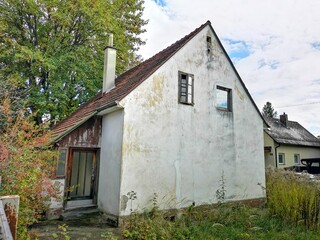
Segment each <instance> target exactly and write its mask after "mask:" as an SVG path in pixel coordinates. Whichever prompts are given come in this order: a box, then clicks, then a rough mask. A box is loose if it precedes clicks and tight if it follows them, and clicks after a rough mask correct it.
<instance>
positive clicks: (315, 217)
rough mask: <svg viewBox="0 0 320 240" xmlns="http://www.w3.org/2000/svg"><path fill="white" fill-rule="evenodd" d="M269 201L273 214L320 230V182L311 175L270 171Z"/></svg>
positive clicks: (271, 169)
mask: <svg viewBox="0 0 320 240" xmlns="http://www.w3.org/2000/svg"><path fill="white" fill-rule="evenodd" d="M266 176H267V185H266V187H267V202H268V207H269V209H270V211H271V213H272V214H274V215H277V216H278V217H280V218H282V219H284V220H285V221H287V222H290V223H293V224H296V225H300V224H303V225H304V226H306V227H307V228H309V229H318V228H319V213H320V180H316V179H310V177H309V175H307V174H301V175H297V174H296V173H294V172H290V171H284V170H280V169H274V168H269V169H267V172H266Z"/></svg>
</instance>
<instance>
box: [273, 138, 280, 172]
mask: <svg viewBox="0 0 320 240" xmlns="http://www.w3.org/2000/svg"><path fill="white" fill-rule="evenodd" d="M278 147H280V143H278V146H276V147H275V148H274V154H275V155H276V158H275V159H276V168H278V153H277V148H278Z"/></svg>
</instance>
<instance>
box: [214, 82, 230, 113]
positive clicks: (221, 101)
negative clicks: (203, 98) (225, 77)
mask: <svg viewBox="0 0 320 240" xmlns="http://www.w3.org/2000/svg"><path fill="white" fill-rule="evenodd" d="M216 107H217V108H218V109H220V110H225V111H231V89H229V88H225V87H221V86H217V101H216Z"/></svg>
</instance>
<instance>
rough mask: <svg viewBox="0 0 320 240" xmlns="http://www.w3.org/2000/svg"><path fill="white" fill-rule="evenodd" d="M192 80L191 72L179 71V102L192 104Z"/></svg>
mask: <svg viewBox="0 0 320 240" xmlns="http://www.w3.org/2000/svg"><path fill="white" fill-rule="evenodd" d="M193 82H194V77H193V75H192V74H188V73H183V72H179V103H182V104H188V105H193Z"/></svg>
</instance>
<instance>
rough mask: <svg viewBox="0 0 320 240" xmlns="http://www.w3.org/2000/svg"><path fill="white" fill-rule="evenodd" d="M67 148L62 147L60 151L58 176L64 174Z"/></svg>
mask: <svg viewBox="0 0 320 240" xmlns="http://www.w3.org/2000/svg"><path fill="white" fill-rule="evenodd" d="M66 157H67V150H66V149H62V150H60V153H59V159H58V165H57V176H64V174H65V166H66Z"/></svg>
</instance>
